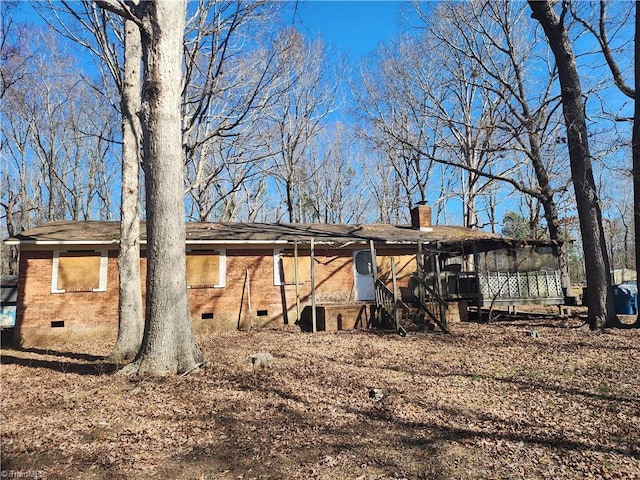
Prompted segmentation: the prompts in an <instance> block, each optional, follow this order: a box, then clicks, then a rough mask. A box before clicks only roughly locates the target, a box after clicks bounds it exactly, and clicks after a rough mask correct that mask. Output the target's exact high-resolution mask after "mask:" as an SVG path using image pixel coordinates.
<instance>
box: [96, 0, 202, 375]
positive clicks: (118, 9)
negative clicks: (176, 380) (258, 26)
mask: <svg viewBox="0 0 640 480" xmlns="http://www.w3.org/2000/svg"><path fill="white" fill-rule="evenodd" d="M98 5H100V6H101V7H102V8H105V9H109V10H111V11H112V12H114V13H116V14H118V15H121V16H123V17H124V18H126V19H128V20H131V21H133V22H135V23H136V24H137V25H138V27H139V28H140V34H141V39H142V52H143V85H142V110H141V117H142V132H143V147H144V155H143V161H144V163H143V166H144V172H145V195H146V208H147V289H146V291H147V307H146V319H145V330H144V337H143V340H142V346H141V348H140V351H139V353H138V355H137V357H136V359H135V360H134V361H133V362H132V363H130V364H129V365H128V366H127V367H125V368H124V369H123V370H122V371H123V372H124V373H129V374H131V373H138V374H143V373H149V374H153V375H170V374H175V373H179V372H187V371H189V370H191V369H193V368H194V367H196V366H197V365H199V364H200V363H201V362H202V361H203V358H204V356H203V354H202V351H201V350H200V349H199V347H198V346H197V344H196V340H195V335H194V332H193V326H192V324H191V319H190V315H189V304H188V297H187V285H186V262H185V241H186V234H185V225H184V211H185V209H184V194H183V184H184V172H183V151H182V147H181V145H182V128H181V114H180V109H181V89H180V86H181V84H182V73H183V72H182V60H183V36H184V27H185V16H186V2H185V1H181V2H176V1H173V0H172V1H156V2H145V3H141V4H140V5H138V6H135V7H133V8H131V7H130V4H129V3H125V2H119V1H99V2H98Z"/></svg>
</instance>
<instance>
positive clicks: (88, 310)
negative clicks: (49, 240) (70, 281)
mask: <svg viewBox="0 0 640 480" xmlns="http://www.w3.org/2000/svg"><path fill="white" fill-rule="evenodd" d="M117 262H118V259H117V252H116V251H110V252H109V257H108V266H107V288H106V291H105V292H72V293H51V275H52V271H53V252H52V251H51V250H48V251H47V250H42V251H38V250H26V249H22V251H21V252H20V268H19V274H18V305H17V309H16V310H17V312H16V329H15V334H16V335H17V337H16V339H17V340H20V339H22V340H23V341H25V342H26V343H37V340H38V339H39V338H41V337H47V336H50V335H54V336H64V335H69V334H70V333H75V332H82V331H83V330H87V329H91V330H94V331H104V332H107V333H111V332H112V331H113V336H114V338H115V334H117V324H118V263H117ZM51 322H64V327H60V328H58V327H55V328H54V327H52V324H51Z"/></svg>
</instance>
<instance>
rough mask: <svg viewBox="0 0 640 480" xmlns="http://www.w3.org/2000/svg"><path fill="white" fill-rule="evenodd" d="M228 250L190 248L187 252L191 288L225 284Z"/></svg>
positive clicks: (188, 276) (188, 281) (218, 286)
mask: <svg viewBox="0 0 640 480" xmlns="http://www.w3.org/2000/svg"><path fill="white" fill-rule="evenodd" d="M225 271H226V251H225V250H224V249H222V250H190V251H188V252H187V285H188V286H189V288H221V287H224V286H225Z"/></svg>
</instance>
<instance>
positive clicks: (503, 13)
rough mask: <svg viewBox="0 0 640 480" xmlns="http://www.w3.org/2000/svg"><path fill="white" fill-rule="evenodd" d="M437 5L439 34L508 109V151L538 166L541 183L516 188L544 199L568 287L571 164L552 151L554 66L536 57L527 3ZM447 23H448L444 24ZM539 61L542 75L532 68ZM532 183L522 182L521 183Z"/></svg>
mask: <svg viewBox="0 0 640 480" xmlns="http://www.w3.org/2000/svg"><path fill="white" fill-rule="evenodd" d="M438 11H439V12H440V16H439V18H441V19H443V20H444V21H440V22H438V25H437V28H436V29H434V32H435V35H436V36H437V38H438V39H439V40H440V42H442V43H443V44H444V45H446V46H447V48H448V49H453V50H455V51H456V52H457V53H458V54H459V55H462V56H464V57H466V58H468V59H469V60H470V61H471V62H473V65H475V66H476V68H477V69H479V70H480V71H482V73H483V74H482V75H476V76H475V79H474V83H475V84H477V85H478V86H479V87H480V88H482V89H483V90H487V91H490V92H492V93H493V94H494V95H496V96H497V97H498V98H499V99H500V102H501V106H502V107H503V108H504V112H503V113H502V114H501V116H500V118H498V119H497V121H496V126H497V127H498V128H499V129H500V130H501V131H502V132H504V134H505V135H506V136H507V139H508V141H509V144H508V151H509V152H513V153H515V155H514V157H515V160H516V161H522V162H526V164H527V165H529V166H530V167H531V168H532V169H533V174H534V176H533V180H534V184H537V185H538V188H526V189H522V188H519V187H518V186H516V190H518V191H520V192H521V193H525V194H526V195H527V196H530V197H532V198H533V199H535V201H536V202H539V203H540V204H541V206H542V208H543V211H544V216H545V219H546V223H547V230H548V232H549V237H550V238H551V240H554V241H556V242H557V245H558V246H557V247H556V248H557V249H558V253H559V254H560V255H559V257H560V260H561V263H562V268H561V270H562V272H563V274H564V276H563V279H564V281H563V285H564V287H565V288H568V287H569V278H568V269H567V267H566V252H564V250H563V249H562V248H561V247H560V246H559V245H562V244H563V232H562V231H561V229H560V223H559V213H558V208H557V205H556V198H555V197H556V196H558V195H559V194H562V193H564V192H565V191H566V188H567V186H566V181H567V180H566V176H565V175H559V172H562V171H563V170H564V169H565V168H566V167H565V165H564V164H563V162H561V161H559V160H558V156H557V155H554V153H555V152H551V151H550V147H553V146H554V144H555V143H556V138H557V134H556V132H555V129H554V128H553V126H554V124H555V123H554V122H553V121H552V120H553V113H554V109H553V108H552V104H551V102H552V101H553V100H554V97H553V95H552V86H553V84H554V81H555V78H556V76H555V74H554V72H553V68H549V67H548V65H546V63H545V62H542V64H541V65H540V64H538V65H536V64H535V63H534V59H535V57H536V53H537V52H536V49H537V46H538V45H537V44H538V42H536V41H535V38H536V37H535V34H534V31H533V29H532V28H531V27H530V25H529V24H528V23H527V22H525V21H523V20H524V19H523V16H524V13H523V11H522V9H521V8H518V6H517V4H514V3H513V2H507V1H497V2H489V1H485V0H481V1H473V2H468V3H465V4H458V3H453V2H443V3H441V4H440V5H439V10H438ZM443 24H444V25H447V26H448V28H443ZM540 67H542V69H543V70H542V72H541V75H537V76H534V75H528V74H527V72H528V71H530V70H532V69H539V68H540ZM545 71H546V72H549V73H550V75H548V76H547V78H548V81H545V80H544V72H545ZM513 153H510V155H513ZM515 166H517V164H516V165H514V167H515ZM554 172H557V173H556V174H554ZM512 175H516V176H518V175H527V174H526V172H524V171H523V169H514V170H513V173H512ZM554 178H555V185H554ZM530 184H531V183H530V182H528V181H521V182H519V185H522V186H524V185H530ZM532 218H535V217H532Z"/></svg>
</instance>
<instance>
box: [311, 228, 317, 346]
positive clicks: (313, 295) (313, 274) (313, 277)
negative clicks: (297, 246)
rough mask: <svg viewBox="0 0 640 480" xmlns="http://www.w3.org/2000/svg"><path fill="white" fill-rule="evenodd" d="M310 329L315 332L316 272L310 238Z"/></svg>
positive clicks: (313, 247) (313, 250)
mask: <svg viewBox="0 0 640 480" xmlns="http://www.w3.org/2000/svg"><path fill="white" fill-rule="evenodd" d="M310 258H311V331H312V332H313V333H316V331H317V329H318V328H317V323H316V272H315V245H314V241H313V238H312V239H311V254H310Z"/></svg>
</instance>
